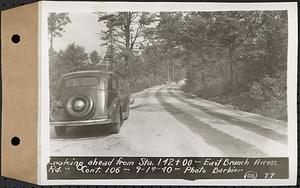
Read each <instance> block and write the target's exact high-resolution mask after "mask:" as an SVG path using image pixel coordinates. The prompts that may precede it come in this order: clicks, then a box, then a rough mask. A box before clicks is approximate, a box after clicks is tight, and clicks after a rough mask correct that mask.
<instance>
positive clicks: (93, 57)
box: [90, 50, 102, 65]
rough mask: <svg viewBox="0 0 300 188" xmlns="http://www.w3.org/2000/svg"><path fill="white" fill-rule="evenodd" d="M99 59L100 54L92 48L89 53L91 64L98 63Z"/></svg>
mask: <svg viewBox="0 0 300 188" xmlns="http://www.w3.org/2000/svg"><path fill="white" fill-rule="evenodd" d="M101 59H102V58H101V56H100V55H99V54H98V52H97V51H96V50H93V51H92V52H91V53H90V60H91V63H92V64H94V65H97V64H99V63H100V61H101Z"/></svg>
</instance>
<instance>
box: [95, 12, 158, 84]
mask: <svg viewBox="0 0 300 188" xmlns="http://www.w3.org/2000/svg"><path fill="white" fill-rule="evenodd" d="M96 14H97V15H98V21H99V22H104V23H106V27H107V28H108V29H107V31H104V32H103V33H104V34H105V37H102V39H105V40H106V43H107V44H109V45H110V47H109V48H108V53H110V54H111V55H110V57H111V59H110V61H111V62H113V57H114V54H115V53H116V51H115V50H114V49H115V48H117V49H118V53H119V54H118V55H119V56H120V55H121V56H122V57H123V58H124V61H125V70H124V71H125V72H126V74H125V75H126V80H127V81H129V75H130V70H129V62H130V57H131V56H132V52H133V50H134V49H136V48H137V47H138V44H140V43H142V39H143V30H144V29H145V28H146V26H147V25H150V24H151V23H152V22H153V20H154V18H155V16H154V15H153V14H149V13H147V12H118V13H96ZM127 83H129V82H127ZM128 88H129V85H128Z"/></svg>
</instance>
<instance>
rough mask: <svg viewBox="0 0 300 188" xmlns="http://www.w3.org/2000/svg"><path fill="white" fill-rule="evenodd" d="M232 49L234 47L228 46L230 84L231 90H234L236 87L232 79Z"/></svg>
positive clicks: (233, 60) (233, 61)
mask: <svg viewBox="0 0 300 188" xmlns="http://www.w3.org/2000/svg"><path fill="white" fill-rule="evenodd" d="M234 50H235V49H234V48H233V47H229V48H228V54H229V74H230V84H231V87H232V89H233V91H235V89H236V83H235V79H234V67H233V66H234V65H235V58H234Z"/></svg>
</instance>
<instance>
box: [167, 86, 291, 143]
mask: <svg viewBox="0 0 300 188" xmlns="http://www.w3.org/2000/svg"><path fill="white" fill-rule="evenodd" d="M167 90H168V94H170V95H171V96H172V97H174V98H176V99H178V100H179V101H181V102H184V103H186V104H187V105H189V106H191V107H193V108H196V109H198V110H200V111H203V112H205V113H207V114H209V115H211V116H213V117H216V118H218V119H221V120H223V121H226V122H227V123H230V124H232V125H234V126H238V127H240V128H242V129H245V130H247V131H251V132H254V133H256V134H258V135H261V136H264V137H266V138H269V139H271V140H274V141H276V142H279V143H281V144H285V145H287V135H284V134H280V133H277V132H275V131H273V130H271V129H267V128H264V127H261V126H258V125H256V124H253V123H250V122H246V121H243V120H240V119H237V118H235V117H232V116H228V115H226V114H222V113H219V112H215V111H211V110H209V109H208V108H205V107H203V106H201V105H198V104H195V103H192V102H190V101H188V100H186V99H184V98H183V97H180V96H178V95H176V94H175V93H174V92H172V91H171V88H168V89H167Z"/></svg>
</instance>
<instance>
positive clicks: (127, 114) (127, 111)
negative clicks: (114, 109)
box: [124, 106, 129, 120]
mask: <svg viewBox="0 0 300 188" xmlns="http://www.w3.org/2000/svg"><path fill="white" fill-rule="evenodd" d="M128 118H129V106H128V107H127V110H126V117H125V118H124V120H127V119H128Z"/></svg>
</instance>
